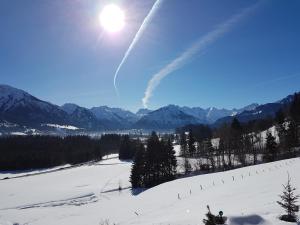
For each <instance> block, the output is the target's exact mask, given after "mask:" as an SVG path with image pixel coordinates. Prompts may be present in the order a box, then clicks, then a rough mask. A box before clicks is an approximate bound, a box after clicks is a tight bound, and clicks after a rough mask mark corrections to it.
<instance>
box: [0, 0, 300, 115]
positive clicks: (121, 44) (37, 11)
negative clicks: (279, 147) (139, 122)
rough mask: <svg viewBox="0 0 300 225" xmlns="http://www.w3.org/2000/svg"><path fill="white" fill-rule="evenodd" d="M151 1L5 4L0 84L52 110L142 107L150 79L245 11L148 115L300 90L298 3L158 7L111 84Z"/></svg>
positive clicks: (13, 0)
mask: <svg viewBox="0 0 300 225" xmlns="http://www.w3.org/2000/svg"><path fill="white" fill-rule="evenodd" d="M111 2H115V3H116V4H119V5H120V7H121V8H122V9H123V10H124V11H125V14H126V25H125V27H124V29H123V30H122V31H120V32H117V33H114V34H109V33H107V32H105V31H104V30H103V28H102V27H101V26H100V23H99V20H98V17H99V14H100V12H101V9H102V8H103V7H104V6H105V5H106V4H108V3H111ZM154 2H155V1H153V0H143V1H141V0H119V1H117V0H116V1H112V0H98V1H97V0H64V1H61V0H51V1H50V0H49V1H46V0H45V1H40V0H24V1H19V0H1V1H0V29H1V33H0V83H3V84H9V85H12V86H14V87H17V88H21V89H24V90H26V91H28V92H30V93H31V94H33V95H35V96H37V97H39V98H41V99H43V100H47V101H50V102H52V103H55V104H58V105H60V104H63V103H66V102H73V103H76V104H78V105H81V106H85V107H92V106H99V105H109V106H117V107H122V108H125V109H130V110H133V111H135V110H137V109H138V108H141V107H142V106H143V105H142V98H143V97H144V92H145V90H146V88H147V84H148V82H149V80H150V79H151V78H152V77H153V75H154V74H156V73H158V72H159V71H160V70H161V69H162V68H164V67H165V66H166V65H167V64H168V63H170V62H171V61H172V60H174V59H175V58H176V57H178V56H180V54H182V53H183V52H184V51H185V50H186V49H188V48H189V47H190V46H191V45H193V43H195V41H197V40H199V39H201V38H202V37H203V36H205V35H206V34H208V33H209V32H211V31H214V30H215V29H217V28H218V26H220V25H221V24H223V23H224V21H227V20H228V19H229V18H231V17H232V16H234V15H236V14H238V13H241V12H242V11H243V10H245V9H246V8H249V7H252V6H253V5H255V4H257V3H258V2H259V3H258V6H257V7H256V8H255V9H254V10H253V11H251V13H248V14H247V15H245V16H243V18H241V19H239V20H238V21H237V22H236V24H235V25H234V26H233V27H231V28H230V29H229V30H228V31H226V32H225V33H224V34H222V35H219V36H218V38H216V40H214V41H213V42H211V43H209V44H208V45H207V46H205V48H203V49H201V50H200V51H198V52H196V54H194V55H193V57H190V58H189V59H188V60H186V62H185V63H184V65H182V66H181V67H180V68H178V70H175V71H173V72H172V73H170V74H169V75H168V76H166V77H165V78H164V79H162V80H161V82H160V84H159V85H158V86H157V88H156V89H155V90H154V91H153V96H152V97H151V98H150V99H149V103H148V105H149V107H150V108H158V107H160V106H163V105H167V104H178V105H187V106H200V107H204V108H206V107H210V106H215V107H219V108H223V107H225V108H233V107H242V106H245V105H247V104H250V103H253V102H257V103H266V102H272V101H276V100H278V99H280V98H282V97H285V96H286V95H288V94H291V93H293V92H295V91H299V89H300V88H299V87H300V86H299V84H300V43H299V40H300V14H299V10H300V1H298V0H289V1H282V0H265V1H257V0H224V1H219V0H189V1H184V0H163V1H162V4H161V5H160V7H159V9H158V10H157V12H156V13H155V15H154V17H153V19H152V21H151V23H150V24H148V26H147V27H146V30H145V32H144V33H143V35H142V36H141V38H140V40H139V41H138V43H137V44H136V46H135V48H134V49H133V51H132V52H131V54H130V56H129V57H128V60H127V61H126V62H125V64H124V66H123V67H122V68H121V70H120V73H119V76H118V79H117V86H118V89H119V94H120V96H119V97H118V96H117V95H116V93H115V90H114V86H113V77H114V73H115V70H116V68H117V67H118V65H119V63H120V61H121V60H122V57H123V55H124V53H125V52H126V50H127V48H128V46H129V45H130V43H131V41H132V39H133V37H134V35H135V33H136V32H137V30H138V28H139V26H140V25H141V23H142V21H143V19H144V18H145V16H146V15H147V14H148V12H149V10H150V9H151V7H152V5H153V4H154Z"/></svg>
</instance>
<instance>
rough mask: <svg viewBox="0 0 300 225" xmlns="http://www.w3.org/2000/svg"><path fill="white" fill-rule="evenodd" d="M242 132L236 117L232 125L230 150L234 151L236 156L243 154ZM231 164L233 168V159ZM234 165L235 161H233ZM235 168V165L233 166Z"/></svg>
mask: <svg viewBox="0 0 300 225" xmlns="http://www.w3.org/2000/svg"><path fill="white" fill-rule="evenodd" d="M242 132H243V128H242V126H241V124H240V122H239V120H238V119H237V118H236V117H235V118H234V119H233V121H232V123H231V131H230V143H229V148H231V149H232V150H233V154H234V156H238V157H239V156H240V155H241V154H243V152H242V149H243V142H242ZM229 163H230V166H231V159H229ZM233 163H234V161H233ZM233 167H234V165H233Z"/></svg>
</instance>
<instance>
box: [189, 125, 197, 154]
mask: <svg viewBox="0 0 300 225" xmlns="http://www.w3.org/2000/svg"><path fill="white" fill-rule="evenodd" d="M188 150H189V155H190V156H193V155H194V154H195V152H196V147H195V138H194V135H193V132H192V130H190V131H189V136H188Z"/></svg>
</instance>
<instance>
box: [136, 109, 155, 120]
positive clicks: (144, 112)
mask: <svg viewBox="0 0 300 225" xmlns="http://www.w3.org/2000/svg"><path fill="white" fill-rule="evenodd" d="M151 112H152V110H150V109H145V108H142V109H139V110H138V111H137V112H136V115H137V116H138V117H139V118H141V117H143V116H146V115H148V114H149V113H151Z"/></svg>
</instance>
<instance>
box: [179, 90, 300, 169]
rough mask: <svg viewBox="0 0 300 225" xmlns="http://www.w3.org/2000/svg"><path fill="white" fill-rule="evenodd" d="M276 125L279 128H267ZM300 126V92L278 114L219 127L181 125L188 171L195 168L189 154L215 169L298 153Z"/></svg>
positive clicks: (180, 140)
mask: <svg viewBox="0 0 300 225" xmlns="http://www.w3.org/2000/svg"><path fill="white" fill-rule="evenodd" d="M272 126H274V127H275V129H274V131H275V132H273V133H272V132H270V131H266V130H268V128H270V127H272ZM299 127H300V94H295V95H294V97H293V101H292V102H291V104H290V105H289V107H284V108H282V109H280V110H279V111H278V112H277V113H276V116H275V118H272V117H269V118H265V119H260V120H254V121H249V122H247V123H240V122H239V121H238V119H237V118H234V119H233V120H232V122H231V123H229V124H223V125H222V126H221V127H219V128H216V129H212V128H210V127H208V126H206V125H193V126H186V127H183V128H181V129H177V132H180V133H177V140H178V142H179V144H180V145H181V156H182V157H183V158H184V161H183V168H184V171H185V173H189V172H191V171H192V168H191V165H190V163H189V160H188V159H189V158H195V159H197V165H196V169H197V170H207V171H208V170H209V171H215V170H227V169H233V168H236V167H242V166H247V165H252V164H257V163H260V162H271V161H275V160H280V159H286V158H291V157H295V156H296V154H297V152H298V151H299V148H298V147H299V143H300V142H299V138H300V135H299V134H300V132H299ZM211 140H213V141H214V146H213V145H212V141H211Z"/></svg>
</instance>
